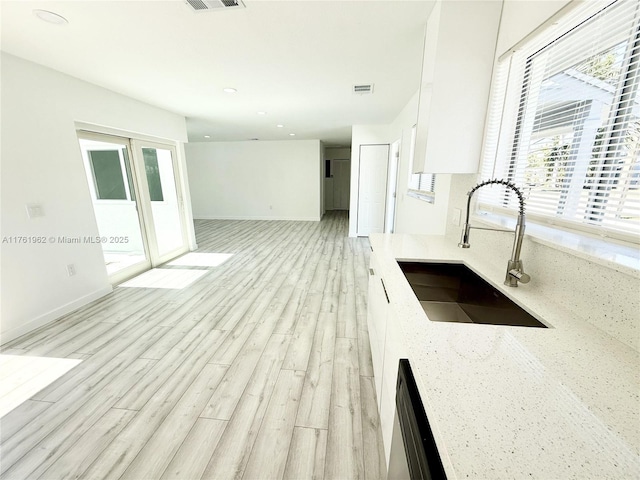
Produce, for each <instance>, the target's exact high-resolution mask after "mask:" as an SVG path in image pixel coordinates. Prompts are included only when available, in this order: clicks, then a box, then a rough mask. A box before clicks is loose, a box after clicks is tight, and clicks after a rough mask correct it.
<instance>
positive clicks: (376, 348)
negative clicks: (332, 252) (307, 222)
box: [367, 253, 389, 410]
mask: <svg viewBox="0 0 640 480" xmlns="http://www.w3.org/2000/svg"><path fill="white" fill-rule="evenodd" d="M370 262H371V263H370V265H369V296H368V300H367V302H368V307H367V326H368V328H369V344H370V345H371V360H372V361H373V376H374V379H375V383H376V396H377V397H376V398H377V402H378V410H379V409H380V400H381V398H382V397H381V392H382V390H381V389H382V365H383V360H384V342H385V336H386V329H387V315H388V312H389V302H388V301H387V294H386V292H385V287H384V283H383V281H382V278H381V277H380V276H379V274H378V264H377V262H376V258H375V255H374V254H373V253H372V254H371V259H370Z"/></svg>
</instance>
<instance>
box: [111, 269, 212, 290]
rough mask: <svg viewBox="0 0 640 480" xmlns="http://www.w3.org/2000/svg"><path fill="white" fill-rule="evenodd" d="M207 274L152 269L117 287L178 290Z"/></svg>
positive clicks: (196, 271)
mask: <svg viewBox="0 0 640 480" xmlns="http://www.w3.org/2000/svg"><path fill="white" fill-rule="evenodd" d="M208 272H209V271H208V270H186V269H182V268H154V269H153V270H149V271H148V272H144V273H143V274H141V275H138V276H137V277H135V278H132V279H131V280H128V281H126V282H124V283H121V284H120V285H119V287H128V288H169V289H176V290H180V289H183V288H186V287H188V286H189V285H191V284H192V283H194V282H195V281H197V280H198V279H199V278H200V277H202V276H203V275H206V274H207V273H208Z"/></svg>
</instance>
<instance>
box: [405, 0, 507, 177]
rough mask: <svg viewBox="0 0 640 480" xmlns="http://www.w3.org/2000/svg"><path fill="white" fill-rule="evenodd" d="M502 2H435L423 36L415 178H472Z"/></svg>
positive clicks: (477, 157) (475, 165)
mask: <svg viewBox="0 0 640 480" xmlns="http://www.w3.org/2000/svg"><path fill="white" fill-rule="evenodd" d="M501 10H502V1H501V0H495V1H494V0H487V1H483V0H475V1H473V0H471V1H455V2H453V1H446V0H444V1H438V2H437V3H436V6H435V7H434V9H433V11H432V12H431V15H430V16H429V20H428V22H427V29H426V33H425V47H424V58H423V63H422V81H421V85H420V100H419V108H418V128H417V134H416V146H415V158H414V161H413V172H414V173H476V172H477V171H478V163H479V160H480V151H481V148H482V139H483V133H484V124H485V117H486V114H487V105H488V101H489V90H490V87H491V73H492V70H493V62H494V57H495V48H496V40H497V36H498V29H499V26H500V13H501Z"/></svg>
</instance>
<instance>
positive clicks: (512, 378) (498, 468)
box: [370, 234, 640, 479]
mask: <svg viewBox="0 0 640 480" xmlns="http://www.w3.org/2000/svg"><path fill="white" fill-rule="evenodd" d="M370 240H371V245H372V248H373V250H374V252H375V254H376V258H377V261H378V268H379V270H380V274H381V276H382V277H383V278H384V280H385V286H386V288H387V293H388V295H389V299H390V302H391V304H392V306H393V309H394V312H395V315H396V317H395V323H394V328H398V329H399V330H400V332H401V335H402V337H403V341H404V345H405V346H406V348H407V351H408V352H409V355H408V356H409V360H410V362H411V366H412V369H413V371H414V375H415V377H416V382H417V383H418V388H419V390H420V393H421V396H422V401H423V403H424V407H425V411H426V412H427V415H428V417H429V421H430V423H431V426H432V429H433V431H434V436H435V438H436V442H437V444H438V448H439V450H440V455H441V457H442V461H443V464H444V467H445V470H446V472H447V475H448V477H449V478H450V479H453V478H460V479H461V478H472V479H494V478H516V479H519V478H540V479H568V478H576V479H587V478H593V479H604V478H612V479H623V478H633V479H637V478H640V354H639V352H637V351H636V350H634V349H633V348H631V347H629V346H627V345H625V344H624V343H622V342H620V341H618V340H617V339H615V338H613V337H611V336H609V335H608V334H606V333H604V332H603V331H601V330H599V329H598V328H596V327H595V326H593V325H591V324H589V323H587V322H585V321H583V320H581V319H580V318H578V317H577V316H576V315H575V314H574V313H573V312H570V311H568V310H567V309H565V308H563V306H562V305H558V304H556V303H554V301H553V298H548V297H547V296H542V295H540V294H539V293H537V292H536V286H535V282H534V281H533V280H532V282H531V283H530V284H527V285H521V286H520V287H518V288H510V287H506V286H504V285H503V284H502V282H503V280H504V274H505V268H506V260H507V257H508V255H509V252H507V253H506V254H505V262H504V264H501V265H493V264H490V263H487V262H486V261H484V260H482V259H480V258H477V257H476V256H474V253H473V249H468V250H467V249H460V248H458V247H457V245H456V244H455V243H454V242H453V241H452V240H451V239H450V238H447V237H444V236H429V235H410V234H393V235H390V234H384V235H383V234H374V235H371V237H370ZM396 260H412V261H445V262H452V263H464V264H465V265H467V266H468V267H469V268H471V269H472V270H474V271H475V272H476V273H478V274H479V275H481V276H482V277H484V278H485V280H487V281H489V282H490V283H491V284H492V285H493V286H494V287H496V288H497V289H498V290H500V291H501V292H503V293H504V294H505V295H507V296H508V297H509V298H511V300H513V301H514V302H516V303H517V304H518V305H520V306H521V307H523V308H524V309H526V310H527V311H529V312H530V313H531V314H533V315H535V316H536V317H538V318H539V319H541V320H542V321H543V322H544V323H545V324H546V325H547V326H549V327H550V328H528V327H513V326H495V325H480V324H459V323H445V322H432V321H430V320H429V319H428V318H427V316H426V314H425V313H424V311H423V310H422V308H421V306H420V303H419V302H418V300H417V298H416V297H415V295H414V294H413V291H412V290H411V287H410V286H409V284H408V283H407V281H406V279H405V277H404V275H403V273H402V271H401V270H400V268H399V267H398V264H397V263H396ZM607 294H611V295H615V292H610V293H609V292H607ZM388 328H390V326H389V327H388Z"/></svg>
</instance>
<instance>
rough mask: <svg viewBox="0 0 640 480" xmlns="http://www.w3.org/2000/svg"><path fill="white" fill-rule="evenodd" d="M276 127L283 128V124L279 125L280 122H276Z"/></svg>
mask: <svg viewBox="0 0 640 480" xmlns="http://www.w3.org/2000/svg"><path fill="white" fill-rule="evenodd" d="M276 127H278V128H283V127H284V125H280V124H278V125H276Z"/></svg>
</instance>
